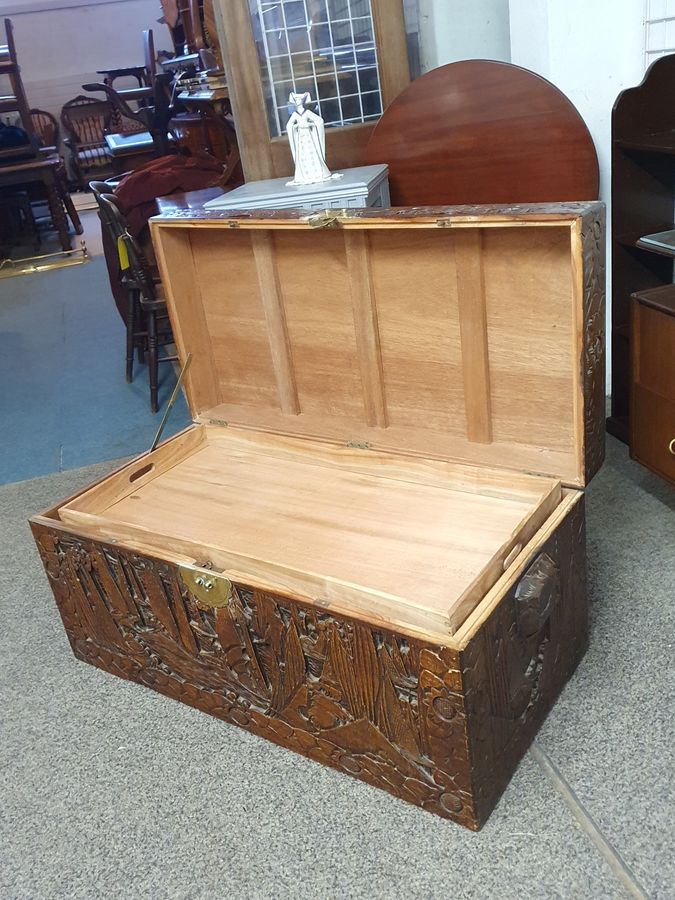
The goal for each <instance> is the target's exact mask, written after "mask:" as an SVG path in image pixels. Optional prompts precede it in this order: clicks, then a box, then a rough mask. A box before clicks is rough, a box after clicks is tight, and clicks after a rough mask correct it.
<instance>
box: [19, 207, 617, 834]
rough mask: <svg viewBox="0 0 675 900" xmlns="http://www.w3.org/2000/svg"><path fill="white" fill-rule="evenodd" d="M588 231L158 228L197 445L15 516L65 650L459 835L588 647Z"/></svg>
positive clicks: (509, 211)
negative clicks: (457, 826) (427, 814)
mask: <svg viewBox="0 0 675 900" xmlns="http://www.w3.org/2000/svg"><path fill="white" fill-rule="evenodd" d="M603 219H604V215H603V209H602V206H601V205H600V204H579V203H574V204H560V205H553V204H552V205H549V206H535V207H532V206H517V205H516V206H514V205H511V206H508V207H492V208H489V209H485V208H480V207H473V208H472V207H469V208H466V207H458V208H447V207H445V208H444V207H435V208H427V209H425V208H419V209H408V210H401V209H397V210H372V209H371V210H358V211H357V210H354V211H350V214H349V215H345V216H342V215H339V214H337V215H335V216H324V217H322V216H318V217H314V219H313V220H312V221H308V218H307V216H306V214H305V211H303V210H284V211H269V212H266V213H263V212H261V211H254V212H253V211H252V212H251V213H249V214H246V213H242V214H236V215H235V216H233V214H232V213H231V212H230V213H228V212H227V211H225V212H223V213H221V214H210V215H209V214H208V213H206V212H205V211H182V212H180V213H177V214H175V215H172V216H163V217H161V218H155V219H153V220H152V221H151V223H150V226H151V231H152V234H153V242H154V246H155V250H156V255H157V259H158V263H159V267H160V271H161V274H162V281H163V284H164V286H165V289H166V298H167V304H168V306H169V309H170V313H171V318H172V323H173V327H174V334H175V337H176V342H177V345H178V347H179V352H180V355H181V358H182V359H183V360H185V359H186V356H187V354H188V353H190V354H191V358H192V364H191V366H190V368H189V370H188V371H187V373H186V382H185V383H186V391H187V395H188V399H189V403H190V408H191V411H192V414H193V417H194V418H195V424H194V426H193V427H191V428H189V429H187V430H186V431H184V432H183V433H182V434H181V435H178V436H176V437H175V438H172V439H171V440H169V441H167V442H166V443H165V444H163V445H161V446H160V447H158V448H157V449H156V450H155V451H153V452H150V453H145V454H143V455H142V456H141V457H139V458H137V459H136V460H134V461H133V462H131V463H130V464H129V465H127V466H126V467H125V468H123V469H121V470H120V471H118V472H117V473H116V474H113V475H112V476H110V477H108V478H106V479H104V480H103V481H102V482H100V483H99V484H98V485H94V486H93V487H92V488H90V489H89V490H85V491H84V492H82V493H81V494H80V495H79V496H77V497H74V498H71V500H69V501H66V502H64V503H62V504H60V505H59V506H58V507H56V508H55V509H52V510H50V511H48V512H47V513H46V514H44V515H42V516H38V517H35V518H34V519H33V522H32V524H33V529H34V533H35V537H36V540H37V543H38V547H39V550H40V553H41V555H42V559H43V561H44V564H45V568H46V571H47V573H48V576H49V579H50V582H51V585H52V588H53V590H54V593H55V596H56V600H57V603H58V606H59V609H60V612H61V616H62V619H63V622H64V625H65V628H66V631H67V633H68V636H69V639H70V642H71V646H72V648H73V650H74V652H75V654H76V655H77V656H78V657H79V658H80V659H84V660H86V661H88V662H90V663H92V664H93V665H96V666H99V667H100V668H102V669H105V670H106V671H109V672H113V673H115V674H117V675H120V676H122V677H124V678H128V679H130V680H132V681H137V682H139V683H141V684H144V685H146V686H148V687H151V688H153V689H155V690H158V691H160V692H161V693H164V694H166V695H168V696H170V697H174V698H176V699H180V700H182V701H184V702H186V703H189V704H191V705H193V706H196V707H197V708H199V709H202V710H206V711H208V712H210V713H212V714H213V715H215V716H218V717H220V718H222V719H224V720H225V721H227V722H231V723H233V724H236V725H238V726H239V727H242V728H246V729H248V730H249V731H251V732H253V733H254V734H256V735H260V736H264V737H266V738H268V739H270V740H272V741H274V742H276V743H278V744H281V745H283V746H285V747H288V748H290V749H293V750H295V751H296V752H299V753H302V754H304V755H306V756H308V757H310V758H311V759H314V760H317V761H319V762H322V763H324V764H326V765H330V766H333V767H335V768H336V769H338V770H339V771H341V772H344V773H348V774H350V775H352V776H355V777H357V778H360V779H363V780H364V781H367V782H368V783H369V784H372V785H376V786H378V787H380V788H382V789H384V790H387V791H389V792H390V793H392V794H394V795H396V796H397V797H400V798H403V799H405V800H408V801H410V802H412V803H415V804H417V805H418V806H420V807H423V808H424V809H426V810H429V811H432V812H435V813H438V814H439V815H441V816H444V817H446V818H449V819H454V820H455V821H457V822H460V823H461V824H463V825H466V826H468V827H470V828H474V829H475V828H479V827H480V826H481V825H482V824H483V822H484V821H485V820H486V818H487V817H488V815H489V814H490V811H491V810H492V808H493V807H494V805H495V803H496V802H497V800H498V798H499V796H500V794H501V793H502V791H503V790H504V788H505V786H506V784H507V782H508V780H509V778H510V776H511V774H512V773H513V771H514V769H515V767H516V766H517V764H518V762H519V760H520V759H521V757H522V756H523V754H524V753H525V751H526V749H527V747H528V746H529V744H530V743H531V741H532V739H533V737H534V735H535V733H536V731H537V729H538V728H539V726H540V725H541V723H542V722H543V720H544V718H545V716H546V714H547V712H548V711H549V709H550V708H551V706H552V705H553V703H554V702H555V700H556V697H557V696H558V694H559V692H560V690H561V689H562V687H563V685H564V684H565V682H566V681H567V679H568V678H569V677H570V675H571V673H572V672H573V671H574V668H575V666H576V664H577V662H578V661H579V659H580V657H581V655H582V654H583V651H584V648H585V645H586V635H587V616H586V596H585V587H584V580H585V558H584V493H583V490H581V488H582V487H583V485H585V484H587V483H588V480H589V479H590V478H591V477H592V476H593V474H594V473H595V472H596V471H597V469H598V468H599V466H600V465H601V463H602V459H603V454H604V435H605V429H604V380H605V377H604V357H603V353H602V347H603V328H604V303H603V301H604V292H603V285H604V278H603V274H604V273H603V270H602V258H603V252H604V240H603ZM307 260H311V265H310V266H307V265H305V262H306V261H307ZM411 297H414V301H415V302H414V303H411ZM533 308H536V312H537V314H536V316H533V315H532V314H531V311H532V309H533ZM514 347H517V353H516V352H514ZM467 463H468V465H467ZM537 473H540V474H537ZM290 764H292V762H290ZM219 789H220V791H221V792H226V791H227V786H226V785H224V784H223V785H220V786H219ZM392 815H395V811H394V810H393V809H392Z"/></svg>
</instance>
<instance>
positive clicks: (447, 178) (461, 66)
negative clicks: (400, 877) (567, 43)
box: [366, 60, 599, 206]
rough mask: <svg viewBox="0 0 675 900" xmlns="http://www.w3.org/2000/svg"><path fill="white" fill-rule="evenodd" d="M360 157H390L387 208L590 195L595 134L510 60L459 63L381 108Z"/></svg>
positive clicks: (554, 91)
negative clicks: (384, 109) (362, 154)
mask: <svg viewBox="0 0 675 900" xmlns="http://www.w3.org/2000/svg"><path fill="white" fill-rule="evenodd" d="M366 163H367V164H372V163H388V165H389V186H390V191H391V202H392V205H393V206H427V205H453V204H483V203H488V204H494V203H545V202H554V201H565V200H577V201H578V200H596V199H597V197H598V190H599V173H598V160H597V155H596V152H595V147H594V145H593V140H592V138H591V135H590V133H589V131H588V128H587V127H586V125H585V123H584V121H583V119H582V118H581V116H580V115H579V113H578V112H577V110H576V108H575V107H574V106H573V105H572V103H571V102H570V100H568V98H567V97H566V96H565V95H564V94H563V93H562V92H561V91H559V90H558V88H556V87H555V86H554V85H552V84H551V83H550V82H549V81H546V79H545V78H541V77H540V76H539V75H536V74H535V73H534V72H529V71H528V70H527V69H521V68H520V67H518V66H512V65H510V64H508V63H501V62H494V61H490V60H465V61H462V62H456V63H450V65H447V66H441V67H440V68H438V69H433V70H432V71H431V72H428V73H427V74H426V75H422V76H421V77H420V78H418V79H416V80H415V81H413V82H412V83H411V84H410V85H409V87H407V88H406V89H405V90H404V91H403V92H402V93H401V94H399V96H398V97H397V98H396V100H394V102H393V103H392V104H391V105H390V106H389V107H388V108H387V109H386V111H385V113H384V115H383V116H382V118H381V120H380V121H379V122H378V124H377V125H376V127H375V129H374V130H373V134H372V135H371V138H370V141H369V142H368V146H367V148H366Z"/></svg>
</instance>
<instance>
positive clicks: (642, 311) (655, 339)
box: [634, 303, 675, 401]
mask: <svg viewBox="0 0 675 900" xmlns="http://www.w3.org/2000/svg"><path fill="white" fill-rule="evenodd" d="M637 315H638V322H637V328H638V334H639V342H638V347H639V350H638V359H637V366H636V371H635V375H634V377H635V381H636V382H637V384H639V385H640V386H641V387H643V388H645V389H646V390H648V391H652V392H653V393H654V394H658V395H660V396H661V397H666V398H667V399H668V400H673V401H675V316H668V315H666V314H665V313H663V312H660V311H659V310H657V309H652V308H651V307H649V306H645V305H643V304H641V303H640V304H638V307H637Z"/></svg>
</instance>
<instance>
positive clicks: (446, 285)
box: [368, 229, 465, 434]
mask: <svg viewBox="0 0 675 900" xmlns="http://www.w3.org/2000/svg"><path fill="white" fill-rule="evenodd" d="M452 240H453V238H452V235H451V234H450V233H449V232H446V231H442V230H440V229H439V230H436V231H435V230H433V229H419V230H413V229H401V230H396V231H374V230H373V231H369V232H368V241H369V245H370V249H371V271H372V276H373V287H374V291H375V298H376V305H377V319H378V325H379V331H380V347H381V354H382V367H383V371H384V380H385V395H386V402H387V412H388V417H389V422H390V424H391V425H392V426H396V425H402V426H410V427H414V428H418V429H420V428H421V429H425V430H431V431H436V432H444V433H450V434H462V433H463V432H464V429H465V425H464V416H465V409H464V389H463V383H462V355H461V346H460V329H459V312H458V298H457V279H456V274H455V265H454V257H453V246H452Z"/></svg>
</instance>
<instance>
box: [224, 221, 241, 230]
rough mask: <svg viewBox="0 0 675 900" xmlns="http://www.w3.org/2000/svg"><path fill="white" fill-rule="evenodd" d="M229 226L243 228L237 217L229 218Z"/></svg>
mask: <svg viewBox="0 0 675 900" xmlns="http://www.w3.org/2000/svg"><path fill="white" fill-rule="evenodd" d="M227 224H228V227H230V228H241V225H240V224H239V222H237V220H236V219H228V220H227Z"/></svg>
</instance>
